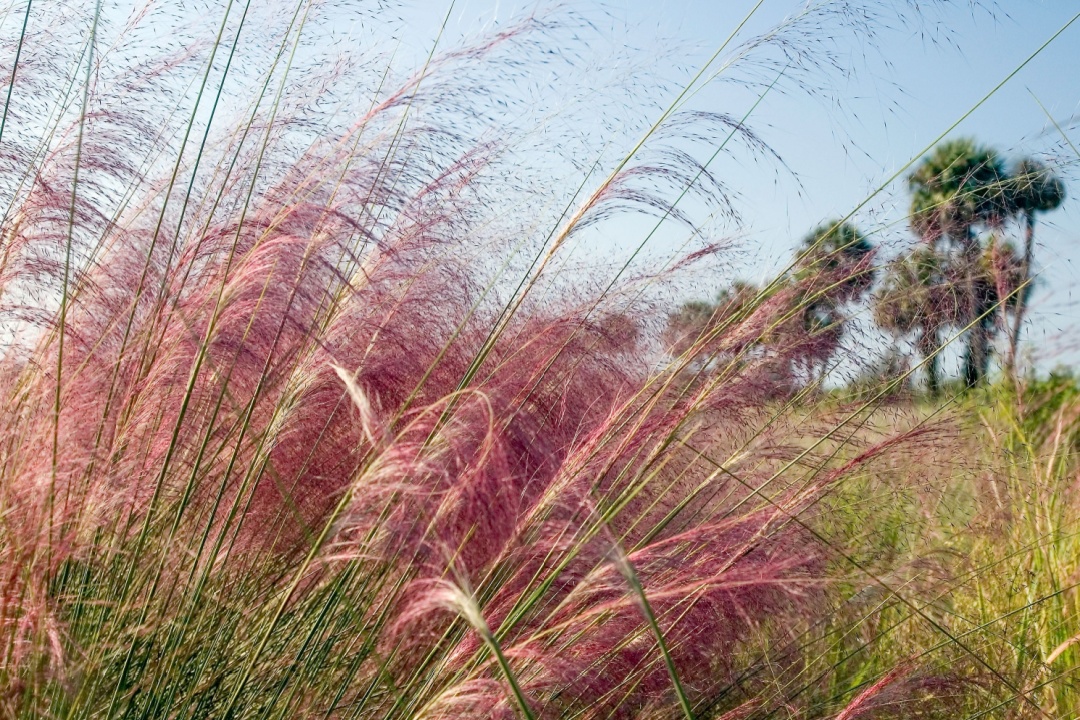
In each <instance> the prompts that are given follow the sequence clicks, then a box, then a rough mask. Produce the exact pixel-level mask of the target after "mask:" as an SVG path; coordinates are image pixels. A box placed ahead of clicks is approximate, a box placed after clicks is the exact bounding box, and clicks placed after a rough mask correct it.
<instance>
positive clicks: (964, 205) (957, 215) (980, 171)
mask: <svg viewBox="0 0 1080 720" xmlns="http://www.w3.org/2000/svg"><path fill="white" fill-rule="evenodd" d="M1007 177H1008V176H1007V174H1006V172H1005V167H1004V164H1003V163H1002V161H1001V158H1000V157H999V156H998V154H997V152H996V151H994V150H992V149H990V148H987V147H984V146H982V145H978V144H976V143H975V141H974V140H971V139H966V138H965V139H959V140H952V141H949V142H944V143H942V144H941V145H938V146H937V147H936V148H935V149H934V151H933V152H932V153H931V154H930V155H929V156H927V157H926V158H925V159H924V160H923V161H922V162H921V163H920V164H919V166H918V167H917V168H916V169H915V171H914V172H913V173H912V174H911V175H910V176H909V178H908V187H909V188H910V190H911V227H912V229H913V230H914V231H915V233H916V234H917V235H918V236H919V237H920V238H921V239H922V240H923V241H924V242H927V243H930V244H937V245H940V244H942V243H952V244H953V245H955V246H956V247H958V248H960V249H964V248H966V247H967V246H969V245H970V244H971V243H972V242H974V237H973V236H972V228H973V227H974V226H975V225H978V224H980V223H987V224H999V223H1000V222H1002V221H1003V220H1004V219H1005V218H1006V217H1007V216H1008V215H1009V213H1010V210H1011V206H1010V202H1009V192H1008V190H1009V183H1008V181H1007Z"/></svg>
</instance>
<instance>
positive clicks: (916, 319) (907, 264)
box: [874, 247, 957, 397]
mask: <svg viewBox="0 0 1080 720" xmlns="http://www.w3.org/2000/svg"><path fill="white" fill-rule="evenodd" d="M942 266H943V262H942V257H941V256H940V255H939V254H938V253H937V252H936V251H935V250H934V249H933V248H928V247H923V248H919V249H917V250H916V251H915V252H913V253H911V254H910V255H907V256H905V257H901V258H897V259H896V260H894V261H893V262H892V263H890V264H889V268H888V271H887V272H886V275H885V280H884V282H883V283H882V287H881V288H880V289H879V290H878V292H877V294H876V295H875V296H874V320H875V321H876V322H877V324H878V326H879V327H881V328H882V329H883V330H885V331H886V332H889V333H890V334H892V335H893V336H894V337H896V338H898V339H899V338H907V337H910V336H911V335H914V336H915V338H914V341H913V342H914V345H915V349H916V350H917V351H918V353H919V354H920V355H921V356H922V357H923V358H924V360H925V364H926V389H927V391H928V392H929V394H930V396H931V397H936V396H937V394H938V392H939V390H940V388H941V383H940V380H939V372H938V369H939V363H938V353H939V352H940V350H941V331H942V329H943V328H944V327H945V326H947V325H949V324H950V323H952V322H954V320H955V317H956V315H957V304H956V302H955V299H956V298H955V295H954V294H953V293H952V292H950V287H949V285H948V284H947V283H946V282H945V281H944V278H943V274H942V271H943V267H942Z"/></svg>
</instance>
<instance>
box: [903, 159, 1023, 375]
mask: <svg viewBox="0 0 1080 720" xmlns="http://www.w3.org/2000/svg"><path fill="white" fill-rule="evenodd" d="M908 186H909V188H910V189H911V192H912V198H911V227H912V229H913V230H914V231H915V233H916V234H918V235H919V237H920V238H921V239H922V240H923V241H924V242H925V243H927V245H929V246H930V247H931V248H934V249H936V250H937V251H938V252H939V253H940V255H941V258H942V260H943V261H944V263H945V265H946V266H951V267H943V268H942V269H943V271H944V273H943V278H948V279H950V280H951V281H952V282H954V283H956V287H955V288H954V292H956V293H957V294H958V295H962V296H965V299H966V301H967V302H961V303H960V307H967V308H968V309H969V312H968V313H965V314H964V315H963V316H960V317H957V318H956V320H957V321H958V322H960V323H962V324H964V325H971V329H970V330H969V332H968V338H967V341H968V342H967V353H966V354H965V361H964V377H965V380H966V382H967V385H968V387H974V386H975V385H977V384H978V383H979V382H980V381H981V380H982V378H983V377H984V376H985V375H986V372H987V367H988V364H989V358H990V354H989V350H990V340H991V338H992V335H993V332H994V328H995V327H996V323H995V317H994V313H993V312H992V311H993V309H994V304H993V300H992V298H993V297H994V295H995V293H994V292H993V287H992V284H991V283H990V282H989V280H988V278H987V276H986V273H984V272H981V270H980V268H981V267H982V266H983V263H982V260H981V257H980V256H981V255H982V247H981V245H980V243H979V236H978V233H977V230H976V228H977V227H979V226H988V227H996V226H998V225H1000V224H1001V223H1003V222H1004V220H1005V219H1006V218H1007V217H1008V216H1009V215H1010V214H1011V212H1012V207H1013V206H1012V202H1011V198H1012V195H1013V193H1012V192H1011V191H1010V188H1011V186H1010V183H1009V182H1008V176H1007V174H1006V172H1005V169H1004V165H1003V163H1002V161H1001V159H1000V157H999V156H998V154H997V153H996V152H995V151H994V150H992V149H990V148H987V147H984V146H981V145H977V144H976V143H975V142H974V141H973V140H970V139H960V140H953V141H950V142H945V143H942V144H941V145H938V146H937V148H935V149H934V151H933V152H932V153H931V154H930V155H929V156H927V157H926V158H925V159H924V160H923V161H922V163H920V165H919V167H918V168H916V170H915V172H913V173H912V174H911V176H910V177H909V178H908ZM958 299H961V298H958Z"/></svg>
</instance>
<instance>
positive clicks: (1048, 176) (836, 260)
mask: <svg viewBox="0 0 1080 720" xmlns="http://www.w3.org/2000/svg"><path fill="white" fill-rule="evenodd" d="M908 189H909V191H910V193H911V206H910V215H909V223H910V228H911V230H912V232H913V233H914V235H915V236H916V238H917V241H918V242H917V247H916V248H915V249H914V250H913V251H912V252H910V253H907V254H905V255H902V256H900V257H898V258H896V259H894V260H892V261H890V262H888V263H886V264H885V265H884V266H883V267H882V266H879V265H878V264H877V263H876V262H875V259H876V255H877V249H876V248H875V247H874V245H873V243H871V241H870V240H869V238H868V237H867V236H866V235H865V234H863V233H862V232H861V231H860V230H859V229H858V228H857V227H856V226H855V225H854V224H852V223H851V222H848V221H845V220H840V219H838V220H834V221H830V222H826V223H823V224H821V225H820V226H818V227H816V228H814V229H813V230H812V231H811V232H810V233H808V234H807V235H806V237H804V238H803V240H802V242H801V243H800V245H799V246H798V248H797V251H796V255H795V258H794V260H793V262H792V263H791V266H790V267H789V269H788V271H787V272H786V273H784V274H783V275H782V276H781V277H780V278H778V279H776V280H774V281H773V282H771V283H769V284H768V285H766V286H756V285H753V284H751V283H746V282H736V283H733V284H732V285H731V286H729V287H726V288H724V289H722V290H721V291H720V292H719V293H718V294H717V296H716V297H715V299H713V300H711V301H692V302H687V303H684V304H682V305H681V306H680V307H679V308H678V309H677V310H675V311H674V312H672V313H670V314H669V315H668V318H667V327H666V331H665V339H666V343H667V346H668V348H669V351H670V352H672V353H673V354H676V355H683V354H685V353H688V352H690V353H693V354H694V358H693V363H694V364H696V365H697V366H698V367H699V369H706V370H707V369H708V366H709V365H710V364H713V365H715V364H718V363H720V362H723V361H724V360H725V358H726V359H727V360H737V361H743V360H745V359H746V358H747V357H752V356H756V357H757V358H759V359H761V360H763V361H765V362H771V363H772V365H773V371H774V374H775V375H776V379H777V382H779V383H780V384H781V385H783V384H791V383H797V382H800V381H802V382H806V381H813V380H816V379H820V377H821V376H823V375H824V373H826V372H827V371H828V368H829V367H830V365H831V362H832V360H833V358H834V356H835V355H836V352H837V351H838V349H839V347H840V343H841V340H842V338H843V334H844V332H845V328H846V322H845V320H846V319H847V318H848V316H849V315H850V313H851V311H852V309H853V308H854V307H855V306H856V304H858V303H863V302H866V301H869V303H870V305H871V307H872V310H873V318H874V321H875V322H876V323H877V325H878V327H880V328H881V329H882V330H883V331H885V332H886V333H887V334H888V335H890V336H891V337H892V338H893V339H894V341H895V342H896V343H902V342H907V343H910V345H911V347H913V348H914V350H915V351H916V353H917V354H918V355H919V356H920V358H921V362H922V364H923V367H924V371H925V376H926V387H927V391H928V393H929V394H930V395H932V396H933V395H937V394H938V393H939V392H940V389H941V369H940V363H939V360H938V358H939V355H940V352H941V349H942V345H943V343H944V342H945V340H946V338H947V333H952V332H955V333H959V334H960V336H961V337H960V340H961V342H962V343H963V379H964V382H965V384H966V385H967V386H968V387H975V386H977V385H979V384H980V383H982V382H984V381H985V379H986V377H987V375H988V372H989V368H990V362H991V357H992V354H993V350H994V347H995V344H996V341H997V340H998V339H999V338H1000V336H1001V335H1003V334H1004V336H1005V340H1006V342H1005V343H1004V344H1005V348H1004V349H1003V351H1002V352H1001V358H1000V361H1001V366H1002V369H1003V370H1004V371H1005V372H1006V373H1007V374H1008V375H1012V376H1014V375H1015V373H1016V362H1017V351H1018V345H1019V337H1020V331H1021V329H1022V327H1023V323H1024V320H1025V317H1026V314H1027V311H1028V302H1029V300H1030V294H1031V289H1032V269H1033V261H1034V249H1035V228H1036V223H1037V220H1038V216H1039V215H1040V214H1042V213H1045V212H1049V211H1051V210H1053V209H1055V208H1057V207H1059V206H1060V205H1061V204H1062V202H1063V201H1064V199H1065V184H1064V183H1063V182H1062V180H1061V179H1060V178H1059V177H1058V176H1057V175H1056V174H1055V173H1054V172H1053V171H1052V169H1051V168H1049V167H1048V166H1047V165H1046V164H1044V163H1042V162H1040V161H1038V160H1036V159H1033V158H1027V157H1025V158H1022V159H1020V160H1018V161H1016V162H1013V163H1011V164H1009V163H1006V161H1005V160H1004V159H1003V158H1002V156H1001V155H1000V154H999V153H998V152H996V151H995V150H994V149H992V148H989V147H986V146H984V145H980V144H978V143H977V142H975V141H974V140H972V139H967V138H965V139H958V140H952V141H948V142H945V143H942V144H940V145H938V146H937V147H936V148H935V149H934V150H933V151H932V152H931V153H930V154H929V155H928V156H926V157H925V158H923V159H922V161H921V162H920V163H919V164H918V165H917V166H916V168H915V170H914V171H913V172H912V173H911V174H910V176H909V177H908ZM1010 226H1012V227H1015V228H1018V229H1019V234H1020V242H1021V243H1022V248H1020V249H1018V248H1017V247H1016V244H1014V243H1013V242H1012V241H1011V240H1010V239H1009V237H1008V233H1007V232H1006V231H1007V228H1008V227H1010ZM764 306H769V317H770V318H771V319H770V320H769V321H768V322H766V323H764V324H763V327H762V328H761V329H760V330H761V332H759V333H757V334H751V336H748V337H747V339H746V340H744V341H742V342H735V343H732V342H731V341H730V339H726V340H725V342H723V343H720V342H719V339H720V338H721V337H729V336H730V333H724V332H722V329H723V328H724V327H725V326H727V325H732V324H733V323H734V322H739V323H744V322H745V321H747V320H748V318H750V317H751V316H752V315H754V314H755V313H756V314H761V313H760V312H758V311H759V309H760V308H762V307H764ZM710 339H715V340H716V342H712V343H710Z"/></svg>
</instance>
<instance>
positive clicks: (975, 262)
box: [963, 228, 995, 388]
mask: <svg viewBox="0 0 1080 720" xmlns="http://www.w3.org/2000/svg"><path fill="white" fill-rule="evenodd" d="M980 250H982V246H981V245H980V244H979V241H978V238H977V237H976V236H975V234H974V232H973V231H972V229H971V228H968V231H967V243H966V245H965V247H964V249H963V253H964V255H965V257H964V262H965V264H966V267H965V268H964V274H965V276H966V278H965V281H964V284H965V285H966V287H965V291H966V292H967V293H969V295H970V301H971V310H972V317H971V319H972V321H973V322H974V325H972V326H971V329H970V330H968V338H967V352H966V353H965V356H964V381H965V383H966V384H967V386H968V387H969V388H973V387H975V386H977V385H978V384H979V383H981V382H982V380H983V378H984V377H985V376H986V374H987V370H988V368H989V365H990V337H991V333H992V328H993V324H994V322H995V318H994V315H993V313H990V309H991V307H992V306H993V300H992V294H991V288H990V287H989V285H988V283H987V280H986V278H984V277H983V276H982V274H981V273H980V269H979V252H980Z"/></svg>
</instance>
